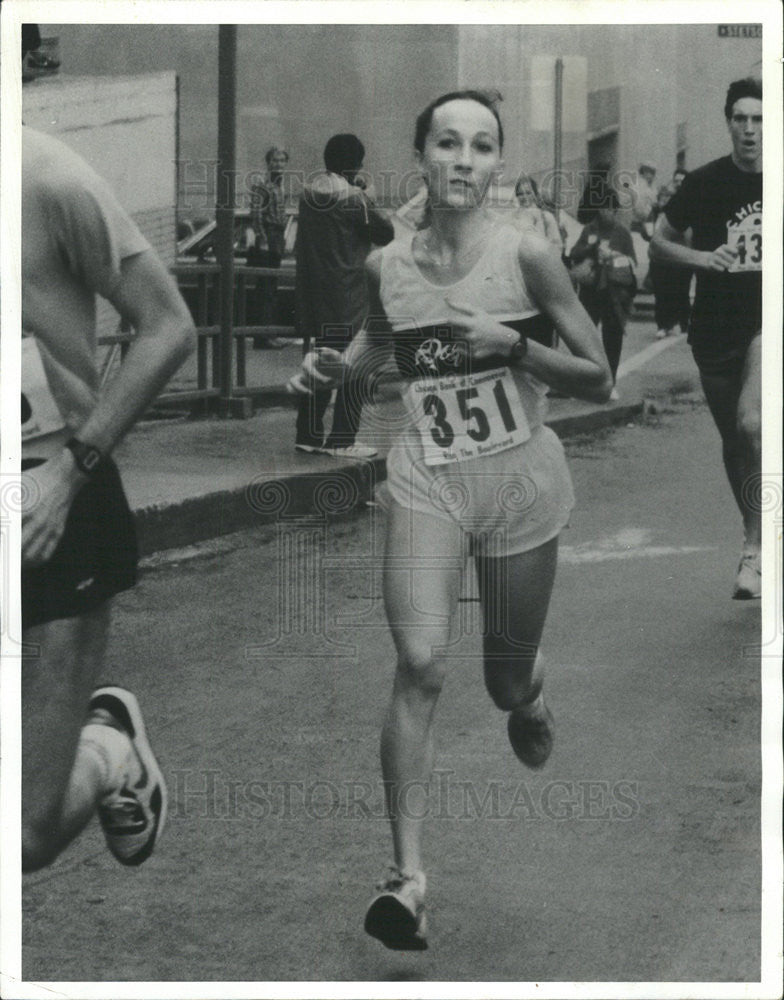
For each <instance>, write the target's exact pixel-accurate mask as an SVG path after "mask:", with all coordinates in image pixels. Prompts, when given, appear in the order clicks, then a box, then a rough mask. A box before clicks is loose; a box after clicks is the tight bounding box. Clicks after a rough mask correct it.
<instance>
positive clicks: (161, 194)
mask: <svg viewBox="0 0 784 1000" xmlns="http://www.w3.org/2000/svg"><path fill="white" fill-rule="evenodd" d="M22 102H23V103H22V106H23V117H24V121H25V123H26V124H28V125H30V126H32V127H33V128H37V129H39V130H40V131H42V132H49V133H51V134H53V135H56V136H57V137H58V138H59V139H61V140H62V141H63V142H65V143H66V144H67V145H68V146H70V147H71V148H72V149H73V150H74V151H75V152H77V153H78V154H79V155H80V156H82V157H83V158H84V159H85V160H86V161H87V162H88V163H89V164H90V166H91V167H93V169H94V170H95V171H96V172H97V173H98V174H100V175H101V176H102V177H104V178H105V179H106V180H107V181H108V183H109V185H110V186H111V188H112V190H113V191H114V192H115V193H116V194H117V197H118V199H119V201H120V203H121V204H122V205H123V207H124V208H125V209H127V211H128V213H129V214H130V215H131V216H132V217H133V218H134V220H135V221H136V223H137V225H138V226H139V228H140V229H141V231H142V232H143V233H144V235H145V236H146V237H147V238H148V239H149V240H150V243H151V244H152V245H153V246H154V247H155V249H156V250H157V251H158V252H159V253H160V254H161V256H162V257H163V259H164V260H165V261H166V262H167V263H173V262H174V256H175V252H176V228H175V210H176V204H177V189H176V188H177V185H176V171H175V169H174V163H175V155H176V154H175V150H176V110H177V109H176V79H175V76H174V74H172V73H157V74H154V75H145V76H135V77H86V78H68V77H65V76H63V77H59V76H58V77H54V78H52V79H49V80H38V81H35V82H34V83H31V84H27V85H25V87H24V88H23V91H22Z"/></svg>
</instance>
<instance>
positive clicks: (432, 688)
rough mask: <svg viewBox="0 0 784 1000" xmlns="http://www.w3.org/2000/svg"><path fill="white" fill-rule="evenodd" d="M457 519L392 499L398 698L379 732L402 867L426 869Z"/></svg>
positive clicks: (389, 557) (389, 602) (388, 575)
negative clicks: (425, 827) (424, 843)
mask: <svg viewBox="0 0 784 1000" xmlns="http://www.w3.org/2000/svg"><path fill="white" fill-rule="evenodd" d="M461 545H462V539H461V533H460V530H459V528H458V527H457V526H456V525H452V524H450V523H449V522H447V521H444V520H440V519H438V518H435V517H431V516H428V515H425V514H419V513H415V512H411V511H408V510H405V509H403V508H402V507H400V506H399V505H398V504H393V505H392V510H391V512H390V522H389V528H388V533H387V553H386V563H385V570H384V599H385V604H386V611H387V618H388V620H389V625H390V628H391V630H392V636H393V638H394V640H395V646H396V647H397V653H398V663H397V671H396V673H395V681H394V687H393V691H392V699H391V701H390V704H389V709H388V711H387V716H386V720H385V722H384V727H383V731H382V734H381V764H382V770H383V775H384V781H385V788H386V796H387V809H388V812H389V817H390V821H391V824H392V837H393V841H394V850H395V861H396V863H397V865H398V868H399V869H400V871H401V872H404V873H407V874H413V873H415V872H418V871H421V869H422V858H421V850H420V837H421V827H422V818H423V816H424V813H425V811H426V807H427V784H428V782H429V780H430V776H431V773H432V769H433V756H434V749H433V736H432V731H431V724H432V720H433V713H434V711H435V707H436V702H437V700H438V696H439V694H440V692H441V687H442V684H443V681H444V675H445V669H446V663H445V658H444V654H443V652H441V650H442V649H443V647H444V646H445V645H446V643H447V640H448V638H449V625H450V618H451V616H452V614H453V612H454V610H455V608H456V606H457V599H458V596H459V590H460V579H461V574H462V555H461Z"/></svg>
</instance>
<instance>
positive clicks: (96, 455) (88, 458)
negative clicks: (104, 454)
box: [81, 447, 101, 472]
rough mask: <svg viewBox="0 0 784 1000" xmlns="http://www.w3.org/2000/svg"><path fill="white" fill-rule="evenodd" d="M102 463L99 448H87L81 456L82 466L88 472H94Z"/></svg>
mask: <svg viewBox="0 0 784 1000" xmlns="http://www.w3.org/2000/svg"><path fill="white" fill-rule="evenodd" d="M100 461H101V453H100V451H98V449H97V448H89V447H88V448H87V449H86V450H85V451H84V452H83V453H82V455H81V466H82V468H83V469H85V471H86V472H94V471H95V469H96V468H97V467H98V464H99V463H100Z"/></svg>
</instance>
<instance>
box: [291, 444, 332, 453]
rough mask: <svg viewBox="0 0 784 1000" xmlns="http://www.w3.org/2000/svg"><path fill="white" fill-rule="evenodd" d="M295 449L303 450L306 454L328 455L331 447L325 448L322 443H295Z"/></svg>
mask: <svg viewBox="0 0 784 1000" xmlns="http://www.w3.org/2000/svg"><path fill="white" fill-rule="evenodd" d="M294 450H295V451H302V452H304V453H305V454H306V455H328V454H329V453H330V452H329V449H327V448H323V447H322V446H321V445H320V444H295V445H294Z"/></svg>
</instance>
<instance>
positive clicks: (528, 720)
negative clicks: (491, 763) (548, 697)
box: [506, 698, 555, 770]
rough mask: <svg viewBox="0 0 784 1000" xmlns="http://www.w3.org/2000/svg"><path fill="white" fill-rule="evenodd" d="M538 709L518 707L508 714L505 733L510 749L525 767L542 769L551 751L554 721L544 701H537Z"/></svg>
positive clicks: (540, 699)
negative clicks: (510, 745)
mask: <svg viewBox="0 0 784 1000" xmlns="http://www.w3.org/2000/svg"><path fill="white" fill-rule="evenodd" d="M537 701H538V702H539V708H538V710H537V709H533V711H532V706H530V705H525V706H522V705H521V706H520V707H519V708H515V709H513V710H512V711H511V712H510V713H509V719H508V720H507V726H506V727H507V731H508V733H509V742H510V743H511V744H512V749H513V750H514V752H515V754H516V755H517V758H518V760H521V761H522V762H523V764H525V766H526V767H531V768H533V769H534V770H536V769H538V768H540V767H544V765H545V764H546V763H547V759H548V757H549V756H550V754H551V753H552V749H553V731H554V729H555V720H554V719H553V714H552V712H551V711H550V709H549V708H548V707H547V705H545V703H544V699H543V698H539V699H537Z"/></svg>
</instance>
